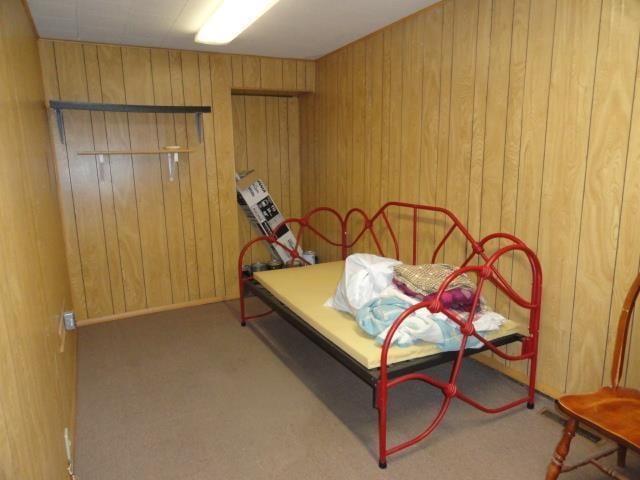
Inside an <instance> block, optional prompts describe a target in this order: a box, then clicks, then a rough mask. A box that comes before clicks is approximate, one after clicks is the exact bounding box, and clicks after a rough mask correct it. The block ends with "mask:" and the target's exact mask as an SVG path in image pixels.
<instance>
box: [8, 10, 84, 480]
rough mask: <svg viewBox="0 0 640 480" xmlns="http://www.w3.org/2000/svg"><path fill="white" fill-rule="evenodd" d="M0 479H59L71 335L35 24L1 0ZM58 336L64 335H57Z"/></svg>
mask: <svg viewBox="0 0 640 480" xmlns="http://www.w3.org/2000/svg"><path fill="white" fill-rule="evenodd" d="M0 58H2V61H1V62H0V104H1V105H2V114H1V115H0V205H1V208H0V275H1V277H2V281H0V478H2V479H10V478H20V479H25V480H39V479H43V478H47V479H52V480H63V479H66V478H68V475H67V472H66V455H65V451H64V442H63V438H64V437H63V432H64V428H65V427H69V428H70V429H71V433H72V434H73V426H74V400H75V358H76V354H75V350H76V346H75V340H76V338H75V335H73V334H66V333H65V331H64V329H62V330H60V328H59V327H60V316H61V313H62V311H63V310H65V309H69V308H70V307H71V296H70V293H69V278H68V275H67V268H66V263H65V260H64V253H63V252H64V242H63V238H62V227H61V220H60V211H59V209H58V198H57V197H58V195H57V182H56V175H55V162H54V159H53V152H52V151H51V147H50V142H49V132H48V126H47V115H46V111H45V108H44V92H43V86H42V75H41V73H40V62H39V59H38V47H37V41H36V35H35V31H34V29H33V27H32V24H31V21H30V19H29V16H28V13H27V10H26V8H25V7H24V5H23V3H22V2H21V1H20V0H3V1H2V2H0ZM65 337H66V338H65Z"/></svg>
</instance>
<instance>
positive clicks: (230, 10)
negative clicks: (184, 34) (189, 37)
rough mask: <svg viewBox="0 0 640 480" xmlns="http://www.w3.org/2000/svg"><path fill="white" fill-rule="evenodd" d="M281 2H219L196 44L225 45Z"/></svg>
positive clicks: (264, 0)
mask: <svg viewBox="0 0 640 480" xmlns="http://www.w3.org/2000/svg"><path fill="white" fill-rule="evenodd" d="M278 1H279V0H218V2H217V6H216V9H215V11H214V12H213V13H212V14H211V16H210V17H209V19H208V20H207V21H206V22H205V23H204V25H202V27H200V31H198V34H197V35H196V42H198V43H207V44H209V45H225V44H227V43H229V42H231V41H232V40H233V39H234V38H236V37H237V36H238V35H240V34H241V33H242V32H243V31H244V30H246V29H247V28H248V27H249V26H250V25H251V24H252V23H253V22H255V21H256V20H257V19H258V18H260V17H261V16H262V15H264V14H265V13H267V11H268V10H269V9H270V8H271V7H273V6H274V5H275V4H276V3H278Z"/></svg>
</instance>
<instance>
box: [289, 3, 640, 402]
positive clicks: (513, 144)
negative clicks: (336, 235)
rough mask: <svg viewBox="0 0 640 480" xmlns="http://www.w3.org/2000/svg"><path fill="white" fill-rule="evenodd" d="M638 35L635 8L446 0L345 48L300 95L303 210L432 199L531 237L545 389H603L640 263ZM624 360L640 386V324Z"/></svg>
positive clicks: (516, 278) (515, 266)
mask: <svg viewBox="0 0 640 480" xmlns="http://www.w3.org/2000/svg"><path fill="white" fill-rule="evenodd" d="M639 39H640V3H639V2H637V1H635V0H582V1H580V0H572V1H564V0H563V1H556V0H493V1H492V0H448V1H444V2H442V3H439V4H437V5H435V6H433V7H431V8H428V9H426V10H423V11H421V12H418V13H417V14H415V15H412V16H411V17H408V18H406V19H404V20H402V21H400V22H397V23H395V24H393V25H390V26H389V27H387V28H385V29H383V30H381V31H379V32H376V33H374V34H372V35H370V36H368V37H366V38H364V39H362V40H359V41H357V42H355V43H353V44H350V45H348V46H346V47H344V48H342V49H340V50H338V51H337V52H334V53H332V54H330V55H328V56H326V57H324V58H322V59H320V60H318V61H317V63H316V68H317V78H316V84H317V88H316V93H315V94H314V95H310V96H307V97H305V98H303V99H302V100H301V125H302V126H301V145H302V154H301V155H302V191H303V207H304V208H305V209H307V208H310V207H315V206H318V205H330V206H333V207H336V208H338V209H341V210H344V208H345V207H346V206H348V205H356V206H361V207H364V208H365V209H366V210H368V211H370V212H372V211H374V210H375V208H377V207H378V206H379V205H381V203H383V202H384V201H387V200H395V199H399V200H406V201H412V202H420V203H429V204H436V205H440V206H446V207H448V208H450V209H451V210H453V212H454V213H455V214H456V215H457V216H459V217H460V218H461V219H462V220H463V221H464V222H465V223H466V224H467V225H468V226H469V227H470V229H471V231H472V233H473V234H474V235H476V236H484V235H485V234H488V233H490V232H494V231H506V232H512V233H515V234H516V235H518V236H520V237H521V238H522V239H523V240H525V241H526V242H527V243H528V244H529V245H530V246H531V247H532V248H534V249H535V250H536V251H537V252H538V254H539V256H540V259H541V261H542V264H543V268H544V276H545V288H544V310H543V317H542V326H541V340H542V343H541V345H540V359H541V362H540V363H541V364H540V369H539V375H538V380H539V382H540V385H541V386H542V387H543V388H544V389H545V390H546V391H548V392H551V393H558V392H565V391H571V392H577V391H587V390H592V389H595V388H596V387H598V386H600V384H601V383H602V382H606V381H607V378H608V370H609V366H610V356H611V353H612V345H613V342H614V332H615V327H616V324H617V317H618V315H619V313H620V308H621V305H622V301H623V298H624V293H625V291H626V289H627V288H628V286H629V284H630V283H631V281H632V280H633V278H634V276H635V275H636V273H637V272H638V268H639V263H640V243H639V242H638V239H639V238H640V222H638V219H639V218H640V98H639V97H640V71H639V70H638V54H639V49H638V45H639ZM320 179H326V180H322V181H320ZM394 222H395V225H396V226H397V227H398V229H399V231H400V236H401V237H403V236H404V237H405V238H406V236H407V235H408V234H409V233H408V231H407V230H406V229H407V223H406V222H403V221H402V219H395V220H394ZM436 230H437V228H436ZM430 231H431V232H433V228H431V230H430ZM440 233H441V232H440ZM424 238H425V241H426V242H427V244H429V243H430V244H431V246H433V238H434V236H433V233H431V234H428V235H425V237H424ZM317 249H318V250H320V251H321V256H325V257H327V256H329V257H330V256H331V255H334V253H332V252H329V251H327V252H324V251H322V249H321V247H319V246H318V247H317ZM401 253H402V254H403V258H405V259H406V258H407V255H406V253H407V252H405V251H403V252H401ZM462 253H463V251H462V250H461V249H460V247H459V245H458V246H456V245H455V244H453V245H452V246H447V250H446V252H445V259H446V260H448V261H456V260H459V259H460V257H461V255H462ZM422 258H425V259H426V257H422ZM501 268H502V269H504V270H503V272H504V273H505V274H506V275H507V276H508V278H511V279H512V281H513V283H514V285H516V286H517V287H518V288H519V289H520V290H521V291H525V290H526V288H527V279H526V278H527V277H526V276H525V275H524V271H525V270H524V267H523V265H522V264H521V263H520V262H519V261H517V260H510V261H504V262H502V263H501ZM494 295H495V293H490V300H491V301H493V300H494V299H495V304H496V306H497V307H498V308H500V309H502V310H504V311H506V313H508V314H510V316H512V317H515V318H516V319H519V318H520V317H519V315H520V314H518V313H516V312H514V309H513V305H509V303H508V302H506V301H505V300H504V299H501V298H500V297H495V296H494ZM505 309H506V310H505ZM630 357H631V360H630V361H629V367H628V373H627V383H628V384H629V385H635V386H636V387H638V386H640V326H639V325H636V326H635V327H634V331H633V335H632V339H631V345H630ZM493 363H494V364H496V365H497V364H498V362H497V360H495V359H494V360H493ZM501 367H503V368H507V369H508V370H509V371H510V372H511V373H512V374H514V375H516V376H517V374H518V372H517V371H516V370H514V367H513V366H511V365H504V366H503V365H501Z"/></svg>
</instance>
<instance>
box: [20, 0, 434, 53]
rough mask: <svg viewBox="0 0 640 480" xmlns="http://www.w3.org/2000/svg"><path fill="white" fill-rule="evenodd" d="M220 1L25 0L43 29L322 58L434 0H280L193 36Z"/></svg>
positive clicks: (86, 37) (85, 37)
mask: <svg viewBox="0 0 640 480" xmlns="http://www.w3.org/2000/svg"><path fill="white" fill-rule="evenodd" d="M217 1H218V0H27V3H28V4H29V7H30V8H31V11H32V15H33V19H34V22H35V24H36V27H37V28H38V32H39V34H40V36H42V37H47V38H60V39H74V40H81V41H91V42H103V43H121V44H128V45H141V46H158V47H167V48H179V49H189V50H201V51H217V52H227V53H243V54H252V55H265V56H273V57H290V58H317V57H319V56H321V55H324V54H326V53H329V52H331V51H333V50H335V49H337V48H339V47H341V46H343V45H344V44H347V43H349V42H352V41H354V40H356V39H358V38H361V37H363V36H365V35H367V34H368V33H371V32H373V31H375V30H378V29H379V28H382V27H384V26H386V25H388V24H390V23H393V22H394V21H396V20H398V19H400V18H402V17H405V16H407V15H409V14H411V13H413V12H415V11H417V10H420V9H422V8H425V7H427V6H429V5H432V4H434V3H436V0H402V1H399V0H396V1H392V0H348V1H345V0H280V1H279V2H278V3H277V4H276V5H275V6H274V7H273V8H272V9H271V10H269V11H268V12H267V13H266V14H265V15H264V16H263V17H261V18H260V19H258V20H257V21H256V22H255V23H254V24H253V25H251V26H250V27H249V28H248V29H247V30H246V31H245V32H243V33H242V34H240V35H239V36H238V37H237V38H236V39H235V40H234V41H233V42H231V43H230V44H229V45H222V46H220V45H218V46H216V45H203V44H198V43H195V41H194V37H195V34H196V32H197V30H198V29H199V28H200V26H202V24H203V23H204V22H205V20H206V19H207V17H208V16H209V14H210V13H211V8H212V6H213V5H214V4H215V2H217Z"/></svg>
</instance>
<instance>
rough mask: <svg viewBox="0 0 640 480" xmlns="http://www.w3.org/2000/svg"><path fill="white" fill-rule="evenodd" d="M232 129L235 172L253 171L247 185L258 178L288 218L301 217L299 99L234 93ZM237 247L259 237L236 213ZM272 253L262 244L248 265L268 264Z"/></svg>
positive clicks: (246, 259)
mask: <svg viewBox="0 0 640 480" xmlns="http://www.w3.org/2000/svg"><path fill="white" fill-rule="evenodd" d="M232 105H233V125H234V148H235V158H236V168H237V170H238V171H241V170H246V169H253V170H255V173H254V174H252V175H250V176H249V177H247V178H246V180H244V181H243V182H242V183H241V185H246V184H248V183H251V182H252V181H255V180H257V179H258V178H260V179H262V180H263V181H264V182H265V183H266V184H267V188H268V189H269V193H270V194H271V196H272V198H273V200H274V202H275V203H276V205H277V206H278V208H279V209H280V211H281V212H282V213H283V214H284V215H285V217H292V216H299V215H300V211H301V200H300V144H299V136H300V133H299V132H300V126H299V124H300V119H299V107H298V98H296V97H293V98H285V97H265V96H255V95H252V96H245V95H233V96H232ZM237 215H238V222H239V230H238V231H239V232H240V234H239V246H243V245H244V244H245V243H247V242H248V241H249V240H250V239H252V238H255V237H257V236H258V233H257V232H256V230H255V229H254V228H253V227H250V225H249V222H248V221H247V218H246V217H245V215H244V213H243V212H242V211H240V209H238V213H237ZM270 259H271V254H270V253H269V251H268V250H267V249H266V248H264V247H263V246H259V247H256V248H255V249H254V250H253V251H250V252H249V254H248V256H247V257H246V258H245V263H253V262H258V261H261V262H266V261H269V260H270Z"/></svg>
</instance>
